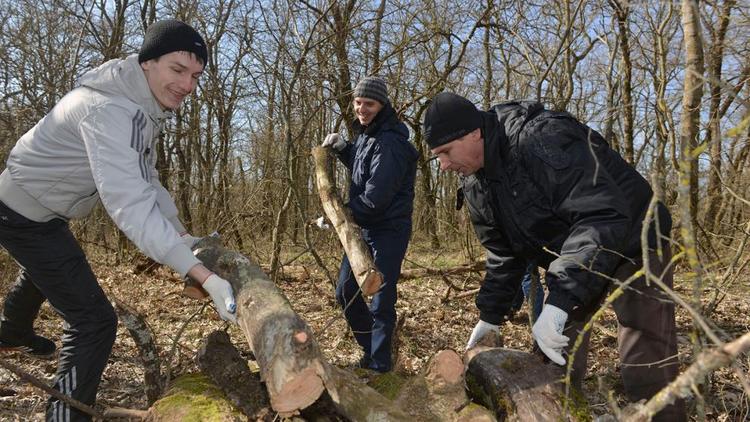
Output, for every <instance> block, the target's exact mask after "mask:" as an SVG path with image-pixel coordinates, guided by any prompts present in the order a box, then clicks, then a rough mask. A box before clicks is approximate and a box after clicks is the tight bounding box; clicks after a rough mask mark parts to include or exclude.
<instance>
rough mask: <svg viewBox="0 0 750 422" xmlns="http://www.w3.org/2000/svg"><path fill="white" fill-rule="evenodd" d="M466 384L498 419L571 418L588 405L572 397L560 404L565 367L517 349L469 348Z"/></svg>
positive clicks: (584, 411) (575, 418)
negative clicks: (566, 402)
mask: <svg viewBox="0 0 750 422" xmlns="http://www.w3.org/2000/svg"><path fill="white" fill-rule="evenodd" d="M464 360H465V362H466V385H467V388H468V389H469V392H470V394H471V395H472V397H473V398H474V400H476V401H478V402H479V403H481V404H482V405H484V406H486V407H488V408H489V409H491V410H493V411H494V412H495V416H496V417H497V418H498V419H499V420H506V419H509V420H519V421H526V420H530V421H531V420H551V421H552V420H553V421H574V420H578V416H579V415H581V414H588V408H587V407H586V406H585V405H584V404H581V403H579V402H578V400H576V399H575V398H573V399H572V400H571V401H569V402H568V406H567V408H566V407H565V406H564V405H563V403H564V400H565V392H564V389H563V383H562V379H563V377H564V368H562V367H560V366H557V365H555V364H553V363H544V362H543V359H542V357H541V356H539V355H536V354H531V353H527V352H523V351H520V350H513V349H505V348H498V347H486V346H478V347H474V348H472V349H470V350H469V351H468V352H467V353H466V356H465V358H464Z"/></svg>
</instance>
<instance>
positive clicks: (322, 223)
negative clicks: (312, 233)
mask: <svg viewBox="0 0 750 422" xmlns="http://www.w3.org/2000/svg"><path fill="white" fill-rule="evenodd" d="M315 225H316V226H318V228H319V229H323V230H328V229H330V228H331V226H330V224H328V223H326V218H325V217H318V218H317V219H315Z"/></svg>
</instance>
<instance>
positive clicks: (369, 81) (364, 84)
mask: <svg viewBox="0 0 750 422" xmlns="http://www.w3.org/2000/svg"><path fill="white" fill-rule="evenodd" d="M353 96H354V98H357V97H363V98H372V99H373V100H375V101H379V102H380V104H383V105H386V104H388V89H387V88H386V87H385V81H384V80H383V79H382V78H379V77H377V76H366V77H364V78H362V79H361V80H360V81H359V82H358V83H357V87H356V88H354V93H353Z"/></svg>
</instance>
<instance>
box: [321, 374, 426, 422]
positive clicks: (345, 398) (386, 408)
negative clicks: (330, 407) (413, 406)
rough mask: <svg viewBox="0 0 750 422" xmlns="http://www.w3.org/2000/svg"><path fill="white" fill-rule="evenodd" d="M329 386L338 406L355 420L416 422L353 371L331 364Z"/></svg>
mask: <svg viewBox="0 0 750 422" xmlns="http://www.w3.org/2000/svg"><path fill="white" fill-rule="evenodd" d="M328 370H329V372H328V373H329V377H328V379H327V380H326V389H327V390H328V394H329V395H330V396H331V399H332V400H333V403H334V405H335V406H336V409H337V410H338V411H339V412H340V413H341V414H342V415H344V416H345V417H346V418H347V419H349V420H351V421H354V422H360V421H361V422H371V421H383V422H389V421H395V422H399V421H404V422H406V421H412V418H410V417H409V416H408V415H407V414H406V413H405V412H404V411H402V410H401V409H400V408H399V407H398V406H396V405H395V404H394V403H393V401H392V400H388V399H387V398H386V397H385V396H383V395H382V394H380V393H378V392H377V391H375V390H374V389H372V388H371V387H368V386H367V385H366V384H365V383H363V382H362V380H361V379H359V378H358V377H357V376H356V375H354V374H353V373H351V372H350V371H347V370H344V369H340V368H337V367H335V366H329V367H328Z"/></svg>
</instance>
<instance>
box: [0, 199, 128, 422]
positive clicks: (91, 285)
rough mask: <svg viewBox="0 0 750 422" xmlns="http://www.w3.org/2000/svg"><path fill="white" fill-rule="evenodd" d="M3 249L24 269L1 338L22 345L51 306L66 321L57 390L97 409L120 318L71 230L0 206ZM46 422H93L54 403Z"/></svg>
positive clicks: (11, 296)
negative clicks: (39, 314)
mask: <svg viewBox="0 0 750 422" xmlns="http://www.w3.org/2000/svg"><path fill="white" fill-rule="evenodd" d="M0 245H2V247H4V248H5V249H6V250H7V251H8V253H10V255H11V256H12V257H13V259H15V260H16V262H18V264H19V265H20V267H21V273H20V275H19V277H18V279H17V280H16V284H15V285H14V286H13V287H12V288H11V290H10V292H9V293H8V296H7V297H6V298H5V304H4V306H3V314H2V317H1V318H0V336H3V338H4V339H6V337H5V336H8V337H9V338H13V337H14V336H15V337H14V338H16V339H19V340H20V339H23V338H24V336H29V335H31V334H32V333H33V330H32V325H33V321H34V318H35V317H36V315H37V312H38V311H39V306H40V305H41V304H42V302H43V301H44V299H45V298H46V299H47V300H49V303H50V304H51V305H52V307H53V308H54V309H55V311H56V312H57V313H58V314H60V316H61V317H62V318H63V319H64V320H65V325H64V330H63V337H62V349H61V351H60V360H59V363H58V368H57V374H56V376H55V381H54V388H55V389H57V390H59V391H60V392H62V393H64V394H66V395H69V396H72V397H73V398H75V399H77V400H79V401H81V402H83V403H86V404H88V405H93V404H94V401H95V399H96V390H97V388H98V386H99V380H100V379H101V375H102V371H103V370H104V366H105V365H106V364H107V359H108V358H109V354H110V352H111V351H112V344H113V343H114V340H115V334H116V331H117V316H116V314H115V311H114V309H113V308H112V305H111V304H110V303H109V300H108V299H107V297H106V296H105V294H104V292H103V291H102V289H101V287H99V283H98V282H97V281H96V277H95V276H94V273H93V272H92V271H91V267H90V266H89V263H88V261H87V260H86V256H85V255H84V253H83V250H82V249H81V247H80V245H79V244H78V242H77V241H76V239H75V238H74V237H73V234H72V233H71V232H70V229H69V227H68V224H67V223H66V222H65V221H63V220H59V219H54V220H52V221H48V222H46V223H37V222H34V221H31V220H28V219H27V218H25V217H23V216H22V215H20V214H18V213H16V212H14V211H13V210H11V209H10V208H8V207H7V206H5V204H3V203H2V202H0ZM47 420H48V421H66V422H67V421H82V420H91V418H90V417H88V416H87V415H85V414H84V413H82V412H80V411H78V410H76V409H75V408H72V407H70V406H69V405H67V404H66V403H64V402H60V401H59V400H57V399H53V398H50V400H49V403H48V405H47Z"/></svg>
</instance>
